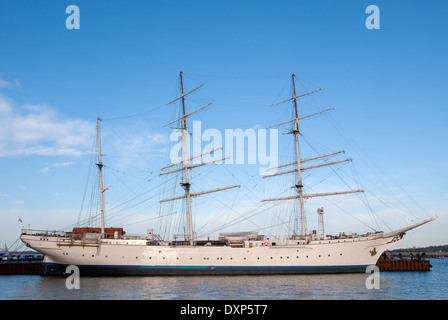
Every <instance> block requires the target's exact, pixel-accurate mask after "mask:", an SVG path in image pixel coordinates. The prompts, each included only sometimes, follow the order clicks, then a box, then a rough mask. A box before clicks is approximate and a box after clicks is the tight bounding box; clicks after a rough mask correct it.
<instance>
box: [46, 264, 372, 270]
mask: <svg viewBox="0 0 448 320" xmlns="http://www.w3.org/2000/svg"><path fill="white" fill-rule="evenodd" d="M42 264H43V265H46V266H61V265H62V264H59V263H42ZM78 266H79V267H86V268H115V269H202V270H205V269H221V270H222V269H266V270H267V269H349V268H367V267H368V266H369V265H368V264H366V265H348V266H345V265H343V266H133V265H126V266H121V265H78Z"/></svg>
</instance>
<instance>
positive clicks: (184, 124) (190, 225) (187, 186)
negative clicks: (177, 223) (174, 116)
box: [179, 71, 194, 245]
mask: <svg viewBox="0 0 448 320" xmlns="http://www.w3.org/2000/svg"><path fill="white" fill-rule="evenodd" d="M179 76H180V89H181V93H182V127H181V130H182V145H183V148H182V154H183V162H184V173H185V182H184V183H182V186H183V187H184V189H185V196H186V198H187V210H188V211H187V214H188V230H189V233H190V245H193V244H194V237H193V218H192V214H191V196H190V186H191V185H190V179H189V177H188V159H187V139H186V133H187V117H186V116H185V96H184V84H183V81H182V71H181V72H180V75H179Z"/></svg>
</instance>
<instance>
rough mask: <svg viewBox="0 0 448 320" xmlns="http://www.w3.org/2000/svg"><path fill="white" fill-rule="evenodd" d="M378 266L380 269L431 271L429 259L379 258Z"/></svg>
mask: <svg viewBox="0 0 448 320" xmlns="http://www.w3.org/2000/svg"><path fill="white" fill-rule="evenodd" d="M376 266H377V267H378V268H379V269H380V271H431V267H432V265H431V264H430V261H429V260H410V259H393V260H378V261H377V263H376Z"/></svg>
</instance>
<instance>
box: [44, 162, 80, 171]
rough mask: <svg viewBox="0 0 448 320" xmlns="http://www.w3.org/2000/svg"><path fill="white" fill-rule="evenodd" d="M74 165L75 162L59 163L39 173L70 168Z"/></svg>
mask: <svg viewBox="0 0 448 320" xmlns="http://www.w3.org/2000/svg"><path fill="white" fill-rule="evenodd" d="M74 164H75V163H74V162H57V163H53V164H51V165H49V166H48V167H45V168H42V169H40V170H39V172H47V171H50V170H51V169H52V168H60V167H68V166H72V165H74Z"/></svg>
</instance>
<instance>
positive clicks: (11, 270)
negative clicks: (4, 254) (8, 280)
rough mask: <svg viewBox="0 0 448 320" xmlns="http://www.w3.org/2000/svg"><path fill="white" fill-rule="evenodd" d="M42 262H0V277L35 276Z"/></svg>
mask: <svg viewBox="0 0 448 320" xmlns="http://www.w3.org/2000/svg"><path fill="white" fill-rule="evenodd" d="M41 265H42V261H39V260H34V261H0V275H7V274H37V271H39V268H40V266H41Z"/></svg>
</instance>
